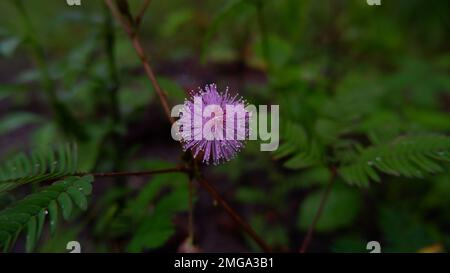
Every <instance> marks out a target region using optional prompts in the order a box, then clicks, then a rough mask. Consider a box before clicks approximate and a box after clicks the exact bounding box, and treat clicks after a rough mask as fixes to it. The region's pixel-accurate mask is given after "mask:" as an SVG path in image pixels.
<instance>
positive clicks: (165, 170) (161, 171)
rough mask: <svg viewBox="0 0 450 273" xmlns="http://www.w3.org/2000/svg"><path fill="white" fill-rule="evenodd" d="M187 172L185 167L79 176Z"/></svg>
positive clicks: (95, 174) (94, 174) (93, 174)
mask: <svg viewBox="0 0 450 273" xmlns="http://www.w3.org/2000/svg"><path fill="white" fill-rule="evenodd" d="M175 172H187V170H186V169H185V168H183V167H175V168H169V169H161V170H152V171H138V172H112V173H81V174H79V175H92V176H94V177H120V176H145V175H152V174H161V173H175Z"/></svg>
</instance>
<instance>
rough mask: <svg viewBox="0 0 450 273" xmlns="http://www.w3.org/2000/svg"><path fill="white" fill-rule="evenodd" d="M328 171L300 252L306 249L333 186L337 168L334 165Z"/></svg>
mask: <svg viewBox="0 0 450 273" xmlns="http://www.w3.org/2000/svg"><path fill="white" fill-rule="evenodd" d="M330 171H331V176H330V180H329V182H328V184H327V187H326V188H325V192H324V193H323V195H322V199H321V200H320V204H319V208H318V209H317V212H316V214H315V215H314V219H313V221H312V223H311V225H310V226H309V229H308V233H307V234H306V237H305V240H304V241H303V244H302V246H301V248H300V253H305V252H306V250H307V249H308V246H309V243H310V242H311V239H312V237H313V235H314V229H315V227H316V225H317V222H318V221H319V218H320V216H321V214H322V211H323V208H324V206H325V202H326V200H327V198H328V195H329V193H330V191H331V188H332V187H333V184H334V180H335V178H336V175H337V170H336V168H335V167H331V169H330Z"/></svg>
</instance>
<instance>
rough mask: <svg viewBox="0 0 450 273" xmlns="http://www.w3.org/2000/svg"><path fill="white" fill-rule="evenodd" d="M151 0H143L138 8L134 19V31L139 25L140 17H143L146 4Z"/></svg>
mask: <svg viewBox="0 0 450 273" xmlns="http://www.w3.org/2000/svg"><path fill="white" fill-rule="evenodd" d="M150 2H151V0H144V3H142V6H141V8H140V9H139V13H138V15H137V16H136V18H135V19H134V26H135V28H136V31H138V30H139V28H140V27H141V23H142V19H143V18H144V15H145V11H146V10H147V8H148V6H149V5H150Z"/></svg>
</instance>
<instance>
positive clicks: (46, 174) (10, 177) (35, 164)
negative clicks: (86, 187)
mask: <svg viewBox="0 0 450 273" xmlns="http://www.w3.org/2000/svg"><path fill="white" fill-rule="evenodd" d="M77 166H78V160H77V148H76V145H75V144H73V145H71V144H65V145H59V146H58V147H57V148H54V149H46V150H43V149H38V150H34V151H32V152H31V153H29V154H28V155H27V154H24V153H21V154H18V155H16V156H14V157H13V158H11V159H9V160H7V161H6V162H5V163H4V164H2V165H0V193H1V192H5V191H9V190H12V189H14V188H15V187H18V186H20V185H23V184H27V183H31V182H35V183H36V182H41V181H45V180H54V179H59V178H62V177H64V176H68V175H73V174H76V173H77V171H78V170H77Z"/></svg>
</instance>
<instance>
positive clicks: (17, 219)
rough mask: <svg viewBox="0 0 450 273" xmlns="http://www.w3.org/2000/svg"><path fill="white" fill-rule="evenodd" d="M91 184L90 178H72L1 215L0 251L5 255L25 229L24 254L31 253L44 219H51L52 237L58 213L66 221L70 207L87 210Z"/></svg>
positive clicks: (20, 201) (33, 196)
mask: <svg viewBox="0 0 450 273" xmlns="http://www.w3.org/2000/svg"><path fill="white" fill-rule="evenodd" d="M92 181H93V177H92V176H83V177H75V176H71V177H68V178H66V179H64V180H62V181H58V182H55V183H53V184H52V185H50V186H47V187H45V188H43V189H42V190H40V191H39V192H36V193H33V194H30V195H28V196H27V197H25V198H24V199H22V200H19V201H17V202H16V203H15V204H13V205H12V206H11V207H9V208H6V209H4V210H3V211H0V249H2V250H3V251H4V252H7V251H8V250H9V249H10V248H11V246H12V245H13V244H14V243H15V241H16V239H17V237H18V236H19V234H20V233H21V232H22V231H23V230H24V229H26V231H27V236H26V250H27V251H28V252H30V251H32V250H33V249H34V247H35V245H36V243H37V242H38V241H39V238H40V235H41V233H42V229H43V227H44V222H45V218H46V217H47V215H49V217H50V223H49V225H50V231H51V233H52V234H54V232H55V228H56V222H57V219H58V210H59V209H60V210H61V212H62V215H63V217H64V218H65V219H68V217H69V216H70V215H71V212H72V207H73V203H75V204H76V205H77V206H78V207H79V208H80V209H83V210H84V209H86V207H87V199H86V196H87V195H89V194H90V193H91V191H92V185H91V183H92Z"/></svg>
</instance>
